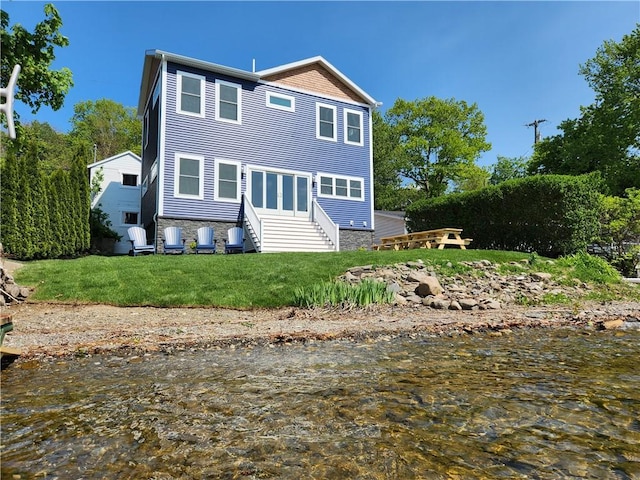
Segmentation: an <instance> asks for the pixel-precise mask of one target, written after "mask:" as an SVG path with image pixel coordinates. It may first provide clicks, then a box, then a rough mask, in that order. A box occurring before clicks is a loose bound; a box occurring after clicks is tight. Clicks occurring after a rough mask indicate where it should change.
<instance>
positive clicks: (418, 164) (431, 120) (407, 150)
mask: <svg viewBox="0 0 640 480" xmlns="http://www.w3.org/2000/svg"><path fill="white" fill-rule="evenodd" d="M386 118H387V121H388V123H389V124H390V125H391V127H392V129H393V132H394V135H395V136H396V138H397V139H398V144H397V146H396V147H395V149H394V152H393V156H394V162H395V164H396V168H397V170H398V172H399V173H400V175H402V176H403V177H405V178H407V179H410V180H411V181H412V182H414V184H415V185H416V187H417V188H418V189H419V190H421V191H422V192H423V196H426V197H436V196H439V195H442V194H443V193H445V191H446V190H447V188H448V187H449V184H450V182H455V181H457V180H458V179H459V175H460V174H461V172H463V169H461V165H463V164H467V165H473V164H474V163H475V161H476V160H477V159H478V158H479V156H480V154H481V153H482V152H485V151H487V150H489V149H490V148H491V145H490V144H489V143H488V142H487V141H486V135H487V129H486V126H485V124H484V115H483V114H482V112H481V111H480V110H479V109H478V106H477V105H476V104H472V105H469V104H467V102H465V101H456V100H455V99H453V98H451V99H447V100H442V99H438V98H436V97H428V98H424V99H418V100H415V101H412V102H410V101H406V100H403V99H398V100H396V102H395V103H394V105H393V106H392V107H391V109H390V110H389V111H388V112H387V116H386Z"/></svg>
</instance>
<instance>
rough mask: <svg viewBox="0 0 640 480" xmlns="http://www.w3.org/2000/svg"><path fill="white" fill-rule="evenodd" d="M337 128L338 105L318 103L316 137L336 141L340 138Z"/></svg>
mask: <svg viewBox="0 0 640 480" xmlns="http://www.w3.org/2000/svg"><path fill="white" fill-rule="evenodd" d="M336 130H337V122H336V107H334V106H332V105H325V104H323V103H316V138H319V139H322V140H331V141H334V142H336V141H337V140H338V136H337V134H336Z"/></svg>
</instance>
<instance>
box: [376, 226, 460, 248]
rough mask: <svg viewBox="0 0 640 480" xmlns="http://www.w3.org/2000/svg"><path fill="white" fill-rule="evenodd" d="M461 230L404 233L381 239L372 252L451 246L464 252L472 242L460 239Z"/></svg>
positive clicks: (443, 229) (439, 229)
mask: <svg viewBox="0 0 640 480" xmlns="http://www.w3.org/2000/svg"><path fill="white" fill-rule="evenodd" d="M461 233H462V229H461V228H437V229H435V230H426V231H424V232H412V233H405V234H403V235H393V236H390V237H382V238H381V239H380V245H373V249H374V250H410V249H413V248H432V247H435V248H438V249H439V250H443V249H444V247H445V246H447V245H452V246H457V247H459V248H461V249H462V250H466V246H467V245H469V244H470V243H471V242H472V239H471V238H461V236H460V234H461Z"/></svg>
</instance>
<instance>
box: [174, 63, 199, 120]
mask: <svg viewBox="0 0 640 480" xmlns="http://www.w3.org/2000/svg"><path fill="white" fill-rule="evenodd" d="M204 85H205V77H203V76H202V75H195V74H193V73H186V72H178V93H177V95H176V97H177V112H178V113H184V114H187V115H194V116H196V117H204Z"/></svg>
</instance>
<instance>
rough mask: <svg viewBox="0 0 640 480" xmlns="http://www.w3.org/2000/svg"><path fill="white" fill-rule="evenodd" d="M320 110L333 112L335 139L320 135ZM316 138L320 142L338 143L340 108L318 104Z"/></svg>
mask: <svg viewBox="0 0 640 480" xmlns="http://www.w3.org/2000/svg"><path fill="white" fill-rule="evenodd" d="M320 108H328V109H331V110H333V137H323V136H322V135H320ZM316 138H317V139H318V140H328V141H330V142H337V141H338V108H337V107H335V106H334V105H328V104H326V103H320V102H316Z"/></svg>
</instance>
